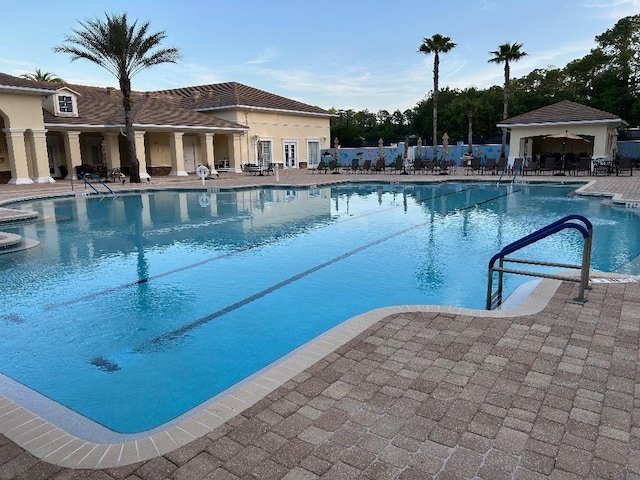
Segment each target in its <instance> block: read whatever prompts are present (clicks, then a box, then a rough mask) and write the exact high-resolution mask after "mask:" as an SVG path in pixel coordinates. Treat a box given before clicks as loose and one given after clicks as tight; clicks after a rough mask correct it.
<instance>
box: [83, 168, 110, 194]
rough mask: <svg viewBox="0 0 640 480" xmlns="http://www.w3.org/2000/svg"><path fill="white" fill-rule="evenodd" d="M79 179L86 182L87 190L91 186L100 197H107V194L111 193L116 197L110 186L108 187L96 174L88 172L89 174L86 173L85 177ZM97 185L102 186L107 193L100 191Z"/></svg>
mask: <svg viewBox="0 0 640 480" xmlns="http://www.w3.org/2000/svg"><path fill="white" fill-rule="evenodd" d="M78 178H80V179H82V181H83V182H84V185H85V189H86V187H87V186H89V187H91V189H92V190H93V191H94V192H95V193H97V194H98V195H106V194H107V193H110V194H111V195H115V192H114V191H113V190H111V188H109V185H107V184H106V183H104V182H103V181H102V180H100V177H98V176H97V175H96V174H95V173H89V172H87V173H84V174H83V175H78ZM90 180H93V181H90ZM95 184H98V185H102V186H103V187H104V188H105V189H106V190H107V191H104V190H98V189H97V188H96V186H95Z"/></svg>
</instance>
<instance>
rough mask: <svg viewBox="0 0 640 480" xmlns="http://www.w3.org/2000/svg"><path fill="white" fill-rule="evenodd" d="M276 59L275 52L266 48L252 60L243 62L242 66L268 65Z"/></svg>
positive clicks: (270, 48)
mask: <svg viewBox="0 0 640 480" xmlns="http://www.w3.org/2000/svg"><path fill="white" fill-rule="evenodd" d="M277 57H278V54H277V52H276V50H275V49H274V48H273V47H267V48H266V49H264V50H263V51H262V52H260V53H259V54H258V56H257V57H255V58H254V59H252V60H247V61H246V62H244V64H245V65H262V64H265V63H270V62H271V61H272V60H274V59H276V58H277Z"/></svg>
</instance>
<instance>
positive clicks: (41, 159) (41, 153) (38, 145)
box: [29, 129, 56, 183]
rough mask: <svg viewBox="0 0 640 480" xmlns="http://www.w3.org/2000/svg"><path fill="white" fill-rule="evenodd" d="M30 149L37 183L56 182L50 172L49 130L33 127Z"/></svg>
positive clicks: (34, 179)
mask: <svg viewBox="0 0 640 480" xmlns="http://www.w3.org/2000/svg"><path fill="white" fill-rule="evenodd" d="M29 143H30V145H29V149H30V151H31V161H32V164H33V169H34V172H33V174H34V178H33V181H34V182H35V183H56V181H55V180H54V179H53V178H52V177H51V173H49V153H48V152H47V131H46V130H45V129H31V135H30V136H29Z"/></svg>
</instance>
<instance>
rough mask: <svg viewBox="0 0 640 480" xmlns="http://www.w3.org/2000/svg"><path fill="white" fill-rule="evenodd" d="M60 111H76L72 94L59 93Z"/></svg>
mask: <svg viewBox="0 0 640 480" xmlns="http://www.w3.org/2000/svg"><path fill="white" fill-rule="evenodd" d="M58 111H59V112H60V113H74V110H73V97H72V96H71V95H58Z"/></svg>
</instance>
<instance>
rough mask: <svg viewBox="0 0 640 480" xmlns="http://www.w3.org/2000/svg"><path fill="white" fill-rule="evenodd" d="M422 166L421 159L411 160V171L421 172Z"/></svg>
mask: <svg viewBox="0 0 640 480" xmlns="http://www.w3.org/2000/svg"><path fill="white" fill-rule="evenodd" d="M423 167H424V162H423V161H422V160H421V159H419V158H416V159H415V160H414V161H413V166H412V170H413V173H416V172H421V171H422V169H423Z"/></svg>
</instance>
